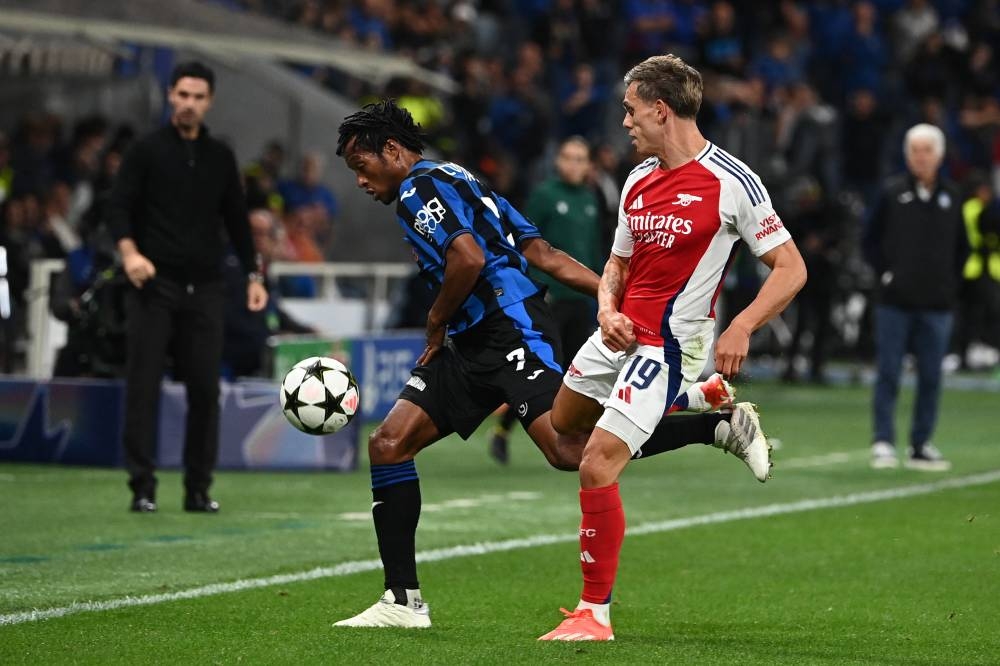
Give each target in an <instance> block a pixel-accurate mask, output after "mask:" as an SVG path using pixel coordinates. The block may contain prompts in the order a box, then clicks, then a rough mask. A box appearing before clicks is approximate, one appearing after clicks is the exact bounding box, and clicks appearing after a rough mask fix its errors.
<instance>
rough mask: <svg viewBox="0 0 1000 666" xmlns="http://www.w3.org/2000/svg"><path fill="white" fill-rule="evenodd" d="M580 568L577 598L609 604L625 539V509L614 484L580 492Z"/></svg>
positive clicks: (594, 602)
mask: <svg viewBox="0 0 1000 666" xmlns="http://www.w3.org/2000/svg"><path fill="white" fill-rule="evenodd" d="M580 508H581V509H583V520H582V521H581V522H580V567H581V568H582V569H583V594H582V595H581V597H580V598H581V599H583V600H584V601H587V602H590V603H592V604H606V603H610V601H611V588H612V587H614V585H615V575H616V574H617V573H618V554H619V553H620V552H621V549H622V541H623V540H624V539H625V510H624V509H623V508H622V498H621V495H619V494H618V484H617V483H613V484H611V485H610V486H604V487H603V488H591V489H584V490H580Z"/></svg>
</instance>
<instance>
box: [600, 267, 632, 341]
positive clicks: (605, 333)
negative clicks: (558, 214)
mask: <svg viewBox="0 0 1000 666" xmlns="http://www.w3.org/2000/svg"><path fill="white" fill-rule="evenodd" d="M629 261H630V258H629V257H622V256H619V255H617V254H615V253H614V252H612V253H611V256H610V257H608V262H607V263H606V264H604V274H603V275H601V283H600V286H599V287H598V289H597V323H598V324H599V325H600V327H601V338H602V339H603V340H604V344H606V345H607V346H608V349H610V350H611V351H616V352H617V351H625V350H626V349H628V348H629V347H630V346H632V343H633V342H635V335H634V334H633V332H632V320H631V319H629V318H628V317H626V316H625V315H623V314H622V313H621V312H620V311H619V308H620V306H621V303H622V297H623V296H624V295H625V282H626V280H627V279H628V266H629Z"/></svg>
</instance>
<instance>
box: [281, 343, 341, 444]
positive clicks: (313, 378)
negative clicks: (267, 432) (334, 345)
mask: <svg viewBox="0 0 1000 666" xmlns="http://www.w3.org/2000/svg"><path fill="white" fill-rule="evenodd" d="M279 399H280V401H281V411H282V412H284V414H285V418H287V419H288V421H289V423H291V424H292V425H293V426H295V427H296V428H298V429H299V430H301V431H302V432H306V433H309V434H310V435H323V434H327V433H331V432H337V431H338V430H340V429H341V428H343V427H344V426H346V425H347V424H348V423H350V421H351V419H352V418H354V415H355V414H356V413H357V411H358V407H359V405H360V402H361V394H360V393H359V392H358V383H357V382H356V381H355V380H354V375H352V374H351V371H350V370H348V369H347V366H345V365H344V364H343V363H341V362H340V361H337V360H335V359H332V358H326V357H325V356H311V357H309V358H307V359H304V360H302V361H299V362H298V363H296V364H295V365H294V366H293V367H292V369H291V370H289V371H288V374H286V375H285V378H284V379H283V380H282V382H281V392H280V396H279Z"/></svg>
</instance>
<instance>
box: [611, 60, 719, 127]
mask: <svg viewBox="0 0 1000 666" xmlns="http://www.w3.org/2000/svg"><path fill="white" fill-rule="evenodd" d="M633 81H634V82H636V83H638V84H639V85H638V86H636V89H635V93H636V95H638V96H639V99H641V100H643V101H644V102H649V103H653V102H655V101H656V100H658V99H662V100H663V101H664V102H666V103H667V106H669V107H670V108H671V110H673V112H674V113H676V114H677V116H678V117H679V118H692V119H693V118H694V117H695V116H697V115H698V109H700V108H701V96H702V91H703V90H704V84H703V83H702V80H701V74H699V73H698V70H696V69H695V68H694V67H692V66H691V65H689V64H687V63H686V62H684V61H683V60H681V59H680V58H678V57H677V56H675V55H673V54H672V53H671V54H667V55H658V56H653V57H651V58H647V59H646V60H643V61H642V62H640V63H639V64H638V65H636V66H635V67H633V68H632V69H630V70H629V71H628V73H627V74H626V75H625V86H626V87H628V86H629V85H631V84H632V82H633Z"/></svg>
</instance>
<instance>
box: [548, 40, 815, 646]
mask: <svg viewBox="0 0 1000 666" xmlns="http://www.w3.org/2000/svg"><path fill="white" fill-rule="evenodd" d="M625 84H626V86H627V87H626V90H625V98H624V100H623V106H624V108H625V119H624V121H623V123H622V124H623V126H624V127H625V129H626V130H628V133H629V136H630V137H631V138H632V143H633V145H635V148H636V150H637V151H638V152H639V153H640V154H642V155H649V159H647V160H646V161H644V162H643V163H642V164H640V165H639V166H638V167H636V168H635V169H634V170H633V171H632V173H631V175H630V176H629V178H628V179H627V181H626V183H625V186H624V188H623V191H622V198H621V206H620V208H619V213H618V229H617V231H616V234H615V242H614V245H613V247H612V251H611V256H610V258H609V259H608V262H607V264H606V266H605V268H604V274H603V276H602V277H601V283H600V288H599V291H598V315H597V318H598V323H599V324H600V328H599V330H598V331H596V332H595V333H594V335H593V336H592V337H591V338H590V339H589V340H588V341H587V343H586V344H584V346H583V347H582V348H581V349H580V351H579V353H578V354H577V355H576V357H575V358H574V359H573V363H572V365H571V366H570V368H569V371H568V372H567V373H566V375H565V377H564V380H563V381H564V384H563V386H562V387H561V389H560V392H559V394H558V396H557V398H556V402H555V405H554V406H553V411H552V421H553V425H554V426H555V428H556V429H557V430H559V431H560V432H565V433H571V432H584V431H586V430H588V429H590V428H593V432H592V434H591V435H590V438H589V440H588V442H587V445H586V448H585V449H584V453H583V461H582V462H581V464H580V486H581V490H580V506H581V508H582V510H583V519H582V522H581V524H580V561H581V567H582V569H583V594H582V596H581V599H580V602H579V604H578V605H577V607H576V609H575V610H574V611H572V612H570V611H566V610H563V612H564V614H565V615H566V619H565V620H564V621H563V622H562V623H561V624H560V625H559V626H558V627H557V628H556V629H555V630H553V631H551V632H549V633H547V634H545V635H544V636H542V637H541V640H569V641H576V640H612V639H613V638H614V633H613V632H612V629H611V620H610V602H611V589H612V587H613V585H614V581H615V575H616V573H617V570H618V556H619V552H620V550H621V545H622V540H623V539H624V536H625V514H624V511H623V509H622V503H621V497H620V496H619V493H618V477H619V475H620V474H621V472H622V470H623V469H624V468H625V465H626V464H627V463H628V461H629V460H630V459H631V458H632V457H633V456H634V455H635V454H636V453H637V452H639V451H641V449H642V446H643V444H644V443H645V442H646V440H647V439H648V438H649V436H650V433H651V432H652V431H653V429H654V428H655V427H656V425H657V423H658V422H659V421H660V419H661V418H662V417H663V415H664V414H665V413H666V412H667V411H668V409H669V407H670V406H671V405H673V404H674V402H675V401H676V400H678V398H679V397H681V396H683V394H684V392H685V391H686V390H687V389H688V388H689V387H691V386H692V385H694V384H695V383H696V382H697V378H698V375H699V373H700V372H701V371H702V369H703V368H704V366H705V362H706V360H707V355H708V350H709V349H710V348H711V345H712V338H713V336H714V325H715V319H714V306H715V300H716V298H717V297H718V294H719V291H720V289H721V287H722V281H723V278H724V276H725V272H726V269H727V268H728V266H729V264H730V262H731V260H732V258H733V256H734V255H735V250H736V247H737V243H738V241H740V240H742V241H743V242H744V243H745V244H746V245H747V247H748V248H749V249H750V251H751V252H753V253H754V255H756V256H757V257H758V258H759V259H760V260H761V261H762V262H764V264H766V265H767V266H768V267H769V268H770V269H771V273H770V275H769V276H768V278H767V280H765V282H764V284H763V285H762V286H761V289H760V291H759V293H758V294H757V296H756V298H755V299H754V300H753V302H751V303H750V305H748V306H747V307H746V309H744V310H743V311H742V312H740V313H739V314H738V315H737V316H736V317H735V318H734V319H733V321H732V323H731V324H730V326H729V327H728V328H727V329H726V330H725V331H724V332H723V333H722V335H721V336H720V337H719V339H718V341H717V342H716V345H715V369H716V371H717V372H719V373H721V374H723V375H724V376H730V377H731V376H733V375H735V374H736V373H737V372H739V370H740V366H741V365H742V364H743V361H744V360H745V359H746V357H747V353H748V351H749V346H750V336H751V334H752V333H753V332H754V331H755V330H757V329H758V328H760V327H761V326H763V325H764V324H765V323H766V322H767V321H768V320H770V319H771V318H773V317H775V316H776V315H778V314H779V313H780V312H781V311H782V310H784V308H785V307H786V306H787V305H788V304H789V303H790V302H791V300H792V298H794V296H795V294H796V293H797V292H798V291H799V289H801V288H802V285H803V284H805V280H806V269H805V264H804V262H803V261H802V257H801V255H800V254H799V252H798V249H797V248H796V247H795V243H794V242H793V241H792V239H791V237H790V236H789V234H788V232H787V231H786V230H785V228H784V226H783V225H782V223H781V219H780V218H779V217H778V215H777V214H776V213H775V212H774V209H773V208H772V207H771V201H770V198H769V197H768V195H767V192H766V190H765V189H764V186H763V185H762V184H761V181H760V179H759V178H758V177H757V176H756V174H754V173H753V172H752V171H751V170H750V169H749V168H748V167H747V166H746V165H745V164H743V163H742V162H740V161H739V160H737V159H736V158H734V157H733V156H731V155H729V154H728V153H726V152H725V151H724V150H722V149H721V148H719V147H718V146H715V145H714V144H712V143H711V142H709V141H707V140H706V139H705V137H703V136H702V134H701V132H700V131H699V130H698V126H697V125H696V124H695V116H696V114H697V112H698V108H699V107H700V106H701V98H702V80H701V75H700V74H699V73H698V72H697V70H695V69H694V68H692V67H691V66H689V65H687V64H686V63H685V62H684V61H683V60H681V59H680V58H678V57H676V56H673V55H666V56H654V57H652V58H649V59H647V60H646V61H644V62H642V63H640V64H638V65H636V66H635V67H634V68H632V69H631V70H630V71H629V72H628V74H627V75H626V76H625ZM670 418H673V417H670ZM717 427H718V428H720V429H723V430H725V429H731V430H732V431H733V432H734V436H733V437H732V438H729V439H730V441H733V442H737V441H738V442H739V446H740V447H741V450H740V451H735V450H733V451H731V452H733V453H736V454H737V455H740V457H741V458H743V459H744V461H745V462H746V463H747V465H748V466H750V467H751V470H753V471H754V473H755V474H756V475H757V478H758V479H759V480H761V481H763V480H765V479H766V478H767V475H768V470H769V468H770V456H769V452H768V447H767V444H766V440H765V438H764V436H763V433H762V432H761V430H760V423H759V421H758V419H757V414H756V410H755V409H754V407H753V405H750V404H749V403H737V404H736V405H735V406H734V411H733V414H732V417H731V420H730V421H729V422H726V421H720V422H719V424H718V426H717ZM737 431H738V432H739V435H740V436H739V437H737V436H735V433H737ZM722 439H723V440H724V441H725V440H726V439H727V438H726V437H725V436H723V438H722ZM747 442H751V444H750V446H751V447H752V448H753V449H754V451H748V450H744V449H743V447H744V446H745V445H746V444H747ZM724 448H725V447H724ZM727 450H729V449H728V448H727Z"/></svg>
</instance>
